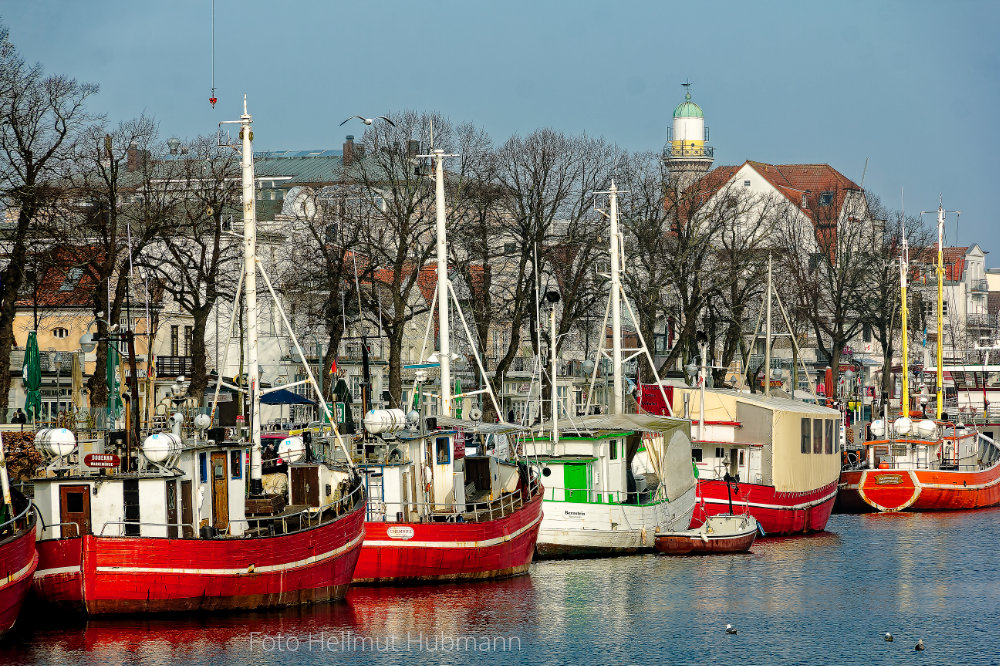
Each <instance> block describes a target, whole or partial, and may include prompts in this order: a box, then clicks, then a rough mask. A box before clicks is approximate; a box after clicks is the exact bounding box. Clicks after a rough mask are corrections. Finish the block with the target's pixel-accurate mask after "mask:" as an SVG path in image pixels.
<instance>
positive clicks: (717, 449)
mask: <svg viewBox="0 0 1000 666" xmlns="http://www.w3.org/2000/svg"><path fill="white" fill-rule="evenodd" d="M715 457H716V458H725V457H726V450H725V449H723V448H722V447H721V446H717V447H715Z"/></svg>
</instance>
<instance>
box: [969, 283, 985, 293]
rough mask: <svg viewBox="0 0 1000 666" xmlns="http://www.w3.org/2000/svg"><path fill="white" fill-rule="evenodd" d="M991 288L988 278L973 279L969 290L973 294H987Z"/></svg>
mask: <svg viewBox="0 0 1000 666" xmlns="http://www.w3.org/2000/svg"><path fill="white" fill-rule="evenodd" d="M989 290H990V283H989V281H987V280H973V281H972V282H971V283H970V284H969V291H971V292H972V293H973V294H986V293H988V292H989Z"/></svg>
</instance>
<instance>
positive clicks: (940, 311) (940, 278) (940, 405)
mask: <svg viewBox="0 0 1000 666" xmlns="http://www.w3.org/2000/svg"><path fill="white" fill-rule="evenodd" d="M937 259H938V261H937V289H938V291H937V418H938V419H940V418H941V415H942V414H943V413H944V346H943V344H942V343H943V342H944V206H943V205H942V204H941V201H940V200H939V201H938V256H937Z"/></svg>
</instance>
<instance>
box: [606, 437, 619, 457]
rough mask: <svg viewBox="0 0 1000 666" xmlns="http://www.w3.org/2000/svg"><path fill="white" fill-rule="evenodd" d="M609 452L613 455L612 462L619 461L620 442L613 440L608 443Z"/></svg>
mask: <svg viewBox="0 0 1000 666" xmlns="http://www.w3.org/2000/svg"><path fill="white" fill-rule="evenodd" d="M608 450H609V451H610V453H611V459H612V460H618V440H617V439H613V440H611V441H610V442H608Z"/></svg>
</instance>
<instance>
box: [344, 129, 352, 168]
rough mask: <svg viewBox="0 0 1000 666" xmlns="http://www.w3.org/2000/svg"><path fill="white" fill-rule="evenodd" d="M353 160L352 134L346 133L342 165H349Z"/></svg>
mask: <svg viewBox="0 0 1000 666" xmlns="http://www.w3.org/2000/svg"><path fill="white" fill-rule="evenodd" d="M353 161H354V135H353V134H348V135H347V140H346V141H344V166H345V167H346V166H350V165H351V162H353Z"/></svg>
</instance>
